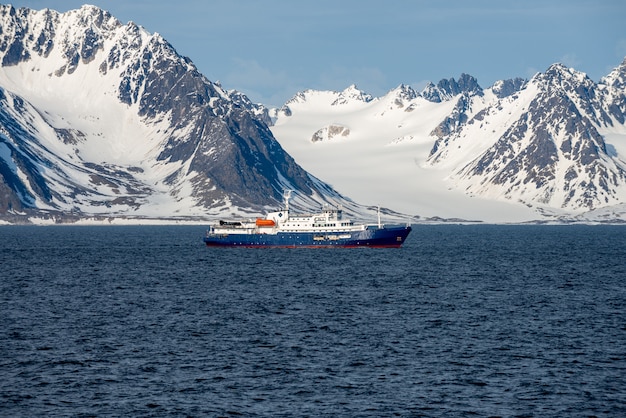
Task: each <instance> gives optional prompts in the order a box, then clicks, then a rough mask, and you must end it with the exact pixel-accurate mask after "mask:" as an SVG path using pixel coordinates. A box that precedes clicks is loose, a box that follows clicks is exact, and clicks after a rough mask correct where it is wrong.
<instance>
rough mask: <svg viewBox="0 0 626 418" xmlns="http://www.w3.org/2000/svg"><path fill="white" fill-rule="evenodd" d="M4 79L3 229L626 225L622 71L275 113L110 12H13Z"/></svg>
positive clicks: (449, 86)
mask: <svg viewBox="0 0 626 418" xmlns="http://www.w3.org/2000/svg"><path fill="white" fill-rule="evenodd" d="M0 64H1V66H0V220H5V221H6V220H8V221H12V222H24V221H28V220H32V219H34V218H39V219H41V218H48V219H56V220H63V221H72V220H79V219H83V218H86V217H87V218H89V217H91V218H93V217H99V218H100V219H103V218H109V217H110V218H117V219H120V218H132V219H133V220H137V219H142V218H152V219H154V218H168V219H173V218H179V219H204V218H206V217H217V216H230V215H241V216H246V217H247V216H250V215H251V214H253V213H255V214H257V213H261V212H264V211H266V210H268V209H269V208H274V207H275V206H276V205H279V204H280V202H281V197H282V193H283V190H285V189H293V190H295V191H296V193H295V199H294V200H293V201H292V205H293V207H295V208H300V209H311V208H313V207H318V206H319V205H320V204H322V203H325V202H330V203H340V204H343V205H344V207H346V209H348V211H350V210H352V212H357V213H359V214H361V215H363V214H365V211H366V210H367V209H365V208H367V207H370V208H372V207H375V206H376V205H379V204H380V205H382V206H383V207H387V208H391V209H393V210H396V211H398V212H402V213H404V214H407V215H408V216H415V218H416V219H435V220H436V219H442V218H445V219H448V220H449V219H462V220H482V221H490V222H508V221H527V220H548V221H549V220H594V221H624V220H626V98H625V95H626V60H625V61H624V62H623V63H622V64H621V65H619V66H618V67H617V68H615V69H614V70H613V71H612V72H611V73H610V74H608V75H607V76H606V77H604V78H603V79H602V80H600V81H599V82H594V81H592V80H590V79H589V78H588V77H587V76H586V75H585V74H583V73H580V72H577V71H575V70H573V69H570V68H566V67H564V66H562V65H560V64H555V65H553V66H551V67H550V68H548V69H547V70H546V71H545V72H544V73H539V74H537V75H536V76H535V77H533V78H532V79H530V80H523V79H519V78H517V79H512V80H502V81H499V82H497V83H495V84H494V85H493V86H491V87H489V88H486V89H483V88H482V87H481V86H480V85H479V83H478V81H477V80H476V79H475V78H474V77H472V76H470V75H467V74H462V75H461V76H460V77H459V79H458V80H455V79H454V78H450V79H443V80H441V81H440V82H439V83H437V84H436V85H435V84H432V83H431V84H428V85H427V86H426V87H425V88H424V89H423V90H422V91H420V92H417V91H415V90H414V89H413V88H411V87H410V86H406V85H400V86H399V87H397V88H396V89H394V90H392V91H390V92H389V93H388V94H386V95H385V96H383V97H379V98H374V97H372V96H370V95H369V94H367V93H365V92H363V91H360V90H359V89H358V88H357V87H356V86H354V85H353V86H350V87H348V88H347V89H346V90H344V91H341V92H331V91H313V90H307V91H304V92H301V93H298V94H296V95H295V96H294V97H293V99H291V100H290V101H289V102H287V103H286V104H285V105H284V106H283V107H282V108H280V109H271V110H270V109H267V108H265V107H264V106H263V105H260V104H254V103H251V102H250V100H249V99H248V98H247V97H246V96H245V95H244V94H242V93H239V92H237V91H234V90H232V91H227V90H225V89H224V88H222V86H221V85H220V84H219V83H214V82H211V81H209V80H208V79H206V77H204V76H203V75H202V74H200V73H199V72H198V70H197V69H196V67H195V66H194V65H193V63H192V62H191V60H189V59H188V58H186V57H182V56H180V55H179V54H177V53H176V51H175V49H174V48H173V47H172V46H171V45H170V44H168V43H167V42H166V41H165V40H164V39H163V38H162V37H161V36H160V35H158V34H156V33H154V34H151V33H148V32H147V31H146V30H144V29H143V28H142V27H140V26H138V25H136V24H135V23H132V22H130V23H127V24H122V23H121V22H119V21H118V20H117V19H116V18H114V17H113V16H111V15H110V14H109V13H107V12H106V11H103V10H101V9H99V8H97V7H94V6H83V7H82V8H80V9H78V10H73V11H69V12H67V13H58V12H55V11H53V10H48V9H46V10H41V11H34V10H30V9H26V8H21V9H16V8H14V7H12V6H2V5H0ZM292 157H294V158H295V159H294V158H292ZM328 183H330V184H332V186H331V185H329V184H328ZM344 196H349V198H348V197H344ZM351 199H354V200H351ZM354 202H359V204H356V203H354ZM361 204H363V205H366V206H361Z"/></svg>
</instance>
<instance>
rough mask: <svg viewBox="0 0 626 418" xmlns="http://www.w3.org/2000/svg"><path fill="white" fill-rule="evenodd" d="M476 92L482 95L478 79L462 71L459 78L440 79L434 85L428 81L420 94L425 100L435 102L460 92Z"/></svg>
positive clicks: (447, 98) (448, 98)
mask: <svg viewBox="0 0 626 418" xmlns="http://www.w3.org/2000/svg"><path fill="white" fill-rule="evenodd" d="M461 93H468V94H470V95H471V94H477V95H479V96H480V95H482V94H483V89H482V87H480V85H479V84H478V80H476V78H474V77H472V76H471V75H469V74H465V73H462V74H461V76H460V77H459V80H458V81H456V80H455V79H454V78H449V79H445V78H444V79H442V80H440V81H439V83H437V85H436V86H435V85H434V84H432V83H430V82H429V83H428V84H427V85H426V87H425V88H424V90H423V91H422V96H424V97H425V98H426V99H427V100H429V101H431V102H435V103H439V102H443V101H446V100H450V99H451V98H453V97H454V96H456V95H458V94H461Z"/></svg>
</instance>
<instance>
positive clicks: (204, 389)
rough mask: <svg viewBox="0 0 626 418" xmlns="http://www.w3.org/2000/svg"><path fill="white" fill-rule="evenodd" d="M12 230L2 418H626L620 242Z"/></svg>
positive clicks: (193, 230) (6, 234)
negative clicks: (282, 239)
mask: <svg viewBox="0 0 626 418" xmlns="http://www.w3.org/2000/svg"><path fill="white" fill-rule="evenodd" d="M203 233H204V228H203V227H202V226H132V227H122V226H118V227H105V226H102V227H88V226H82V227H79V226H64V227H22V226H10V227H0V279H1V280H0V416H4V417H9V416H10V417H20V416H22V417H33V416H79V417H80V416H116V417H121V416H133V417H142V416H208V417H218V416H225V417H230V416H244V417H248V416H260V417H292V416H298V417H299V416H312V417H368V416H371V417H391V416H400V417H414V416H426V417H470V416H471V417H474V416H478V417H482V416H502V417H586V416H604V417H618V416H626V226H625V227H620V226H581V225H577V226H488V225H466V226H462V225H439V226H419V225H417V226H415V227H414V229H413V232H412V233H411V235H410V236H409V239H408V241H407V242H406V244H405V246H404V247H403V248H401V249H241V248H235V249H224V248H207V247H205V246H204V245H203V244H202V241H201V238H202V234H203Z"/></svg>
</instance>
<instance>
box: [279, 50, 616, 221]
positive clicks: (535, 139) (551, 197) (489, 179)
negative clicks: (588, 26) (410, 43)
mask: <svg viewBox="0 0 626 418" xmlns="http://www.w3.org/2000/svg"><path fill="white" fill-rule="evenodd" d="M625 63H626V60H625V61H624V63H622V64H621V65H620V66H619V67H617V68H616V69H615V70H614V71H612V72H611V74H609V75H608V76H607V77H605V78H604V79H603V80H601V81H600V82H599V83H594V82H593V81H592V80H590V79H589V78H588V77H586V75H584V74H583V73H580V72H577V71H575V70H573V69H568V68H566V67H564V66H562V65H560V64H555V65H553V66H551V67H550V68H549V69H548V70H547V71H546V72H545V73H540V74H537V75H536V76H535V77H533V79H531V80H529V81H525V80H522V79H513V80H504V81H500V82H497V83H495V84H494V85H493V86H492V87H490V88H488V89H483V88H481V87H480V86H479V84H478V82H477V81H476V80H475V79H474V78H473V77H471V76H468V75H466V74H464V75H462V76H461V78H460V79H459V81H455V80H454V79H449V80H442V81H441V82H440V83H438V84H437V85H434V84H429V85H427V86H426V88H425V89H424V90H423V91H422V92H420V93H418V92H415V91H413V90H412V89H411V88H410V87H407V86H400V87H398V88H397V89H395V90H392V91H390V92H389V93H388V94H387V95H385V96H384V97H381V98H375V99H371V100H369V101H367V102H363V101H358V100H353V101H349V102H342V104H341V105H338V104H337V101H336V99H337V98H338V97H340V96H344V94H343V93H342V92H316V91H307V92H304V93H300V94H298V95H296V96H295V97H294V99H292V100H291V101H289V102H288V103H287V104H286V105H285V106H283V108H282V109H280V111H277V112H276V115H277V119H276V122H275V125H274V126H273V127H272V131H273V132H274V135H275V136H276V138H277V139H278V140H279V141H280V142H281V144H282V145H283V146H284V147H285V149H286V150H287V151H288V152H289V153H290V154H291V155H293V156H294V157H295V158H296V159H297V160H298V161H299V162H300V163H301V164H302V165H303V167H304V168H305V169H307V170H308V171H309V172H311V173H313V174H314V175H317V176H319V177H320V178H323V179H324V180H326V181H329V182H331V183H332V184H333V185H334V186H335V187H336V188H337V189H338V190H339V191H341V192H342V193H346V194H348V195H350V196H352V197H354V198H355V199H357V200H360V201H364V202H367V201H368V199H370V201H371V199H372V196H377V197H378V198H381V197H382V198H383V199H384V201H385V202H386V203H387V204H389V205H390V206H391V207H394V208H396V209H398V210H400V211H403V212H405V213H411V214H420V215H424V216H441V217H446V218H454V217H459V218H465V219H480V220H486V221H493V222H505V221H524V220H538V219H542V220H567V219H569V220H584V219H588V220H596V219H600V220H616V221H620V220H623V219H624V217H625V215H626V175H625V174H626V126H625V125H624V121H625V114H626V113H625V112H624V110H625V106H626V101H625V99H624V94H625V91H626V89H625V83H624V80H626V64H625ZM351 88H353V87H351ZM338 127H341V130H338ZM320 132H321V133H324V134H325V135H319V134H318V133H320ZM330 132H341V133H342V134H341V135H335V136H332V135H329V134H328V133H330ZM346 132H347V134H346ZM320 139H322V140H320Z"/></svg>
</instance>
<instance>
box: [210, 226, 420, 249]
mask: <svg viewBox="0 0 626 418" xmlns="http://www.w3.org/2000/svg"><path fill="white" fill-rule="evenodd" d="M410 232H411V227H410V226H389V227H383V228H378V227H376V226H370V227H368V228H367V229H365V230H360V231H350V232H278V233H276V234H263V233H253V234H220V233H209V234H207V235H206V236H205V237H204V239H203V240H204V242H205V243H206V245H207V246H210V247H213V246H215V247H286V248H296V247H305V248H330V247H344V248H352V247H372V248H398V247H400V246H401V245H402V244H403V243H404V241H405V240H406V238H407V236H408V235H409V233H410Z"/></svg>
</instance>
